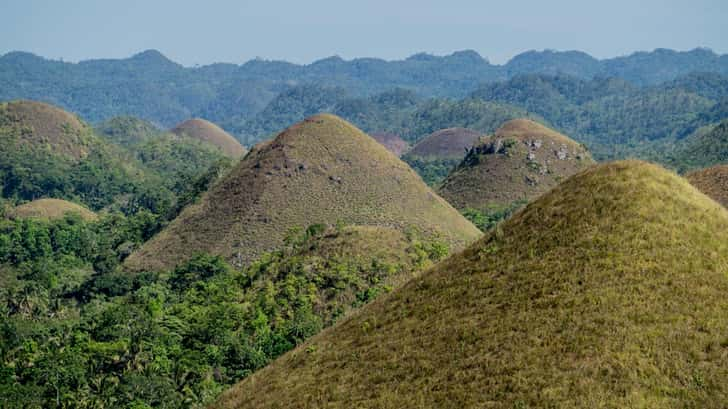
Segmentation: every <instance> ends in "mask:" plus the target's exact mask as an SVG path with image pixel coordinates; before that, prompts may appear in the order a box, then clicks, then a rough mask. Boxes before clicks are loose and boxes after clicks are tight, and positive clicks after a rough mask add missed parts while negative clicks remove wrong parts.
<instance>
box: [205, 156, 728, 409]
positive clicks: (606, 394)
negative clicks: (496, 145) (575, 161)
mask: <svg viewBox="0 0 728 409" xmlns="http://www.w3.org/2000/svg"><path fill="white" fill-rule="evenodd" d="M727 268H728V211H726V210H725V209H724V208H722V207H721V206H719V205H718V204H717V203H715V202H714V201H712V200H710V199H709V198H707V197H706V196H705V195H703V194H702V193H700V192H698V191H697V190H696V189H695V188H693V187H692V186H690V184H689V183H688V182H687V181H686V180H684V179H683V178H680V177H678V176H677V175H675V174H673V173H670V172H668V171H665V170H664V169H662V168H659V167H658V166H655V165H651V164H646V163H643V162H634V161H628V162H615V163H610V164H605V165H600V166H596V167H593V168H590V169H588V170H586V171H583V172H580V173H579V174H577V175H575V176H573V177H571V178H569V179H568V180H567V181H565V182H564V183H562V184H561V185H559V186H558V187H557V188H555V189H553V190H552V191H551V192H549V193H548V194H546V195H544V196H542V197H540V198H539V199H538V200H536V201H535V202H533V203H531V204H530V205H528V206H527V207H526V208H525V209H524V210H523V211H521V212H519V213H517V214H516V215H515V216H514V217H512V218H511V219H510V220H509V221H507V222H506V223H504V224H503V225H502V227H501V228H500V229H498V230H497V231H493V232H491V233H490V234H488V235H487V236H486V237H484V238H483V239H481V240H479V241H478V242H477V243H475V244H474V245H472V246H470V247H469V248H468V249H467V250H465V251H464V252H463V253H461V254H457V255H455V256H452V257H450V258H449V259H447V260H446V261H444V262H442V263H440V264H439V265H437V266H436V267H435V268H434V269H432V270H430V271H428V272H427V273H425V274H424V275H422V276H420V277H419V278H415V279H414V280H412V281H411V282H409V283H408V284H406V285H405V286H404V287H402V288H401V289H399V290H397V291H395V292H393V293H392V294H391V295H389V296H386V297H383V298H381V299H379V300H377V301H376V302H374V303H373V304H370V305H369V306H367V307H364V309H362V310H361V311H360V312H359V313H357V314H353V315H351V316H350V317H349V318H347V319H345V320H343V321H341V322H340V323H338V324H337V325H336V326H334V327H332V328H331V329H329V330H326V331H324V332H322V333H321V334H319V335H318V336H316V337H314V338H312V340H311V341H310V342H308V343H306V344H304V345H302V346H301V347H299V348H297V349H295V350H294V351H292V352H290V353H288V354H286V355H284V356H283V357H281V358H280V359H278V360H277V361H276V362H274V363H273V364H271V365H269V366H267V367H266V368H264V369H262V370H260V371H258V372H257V373H255V374H254V375H252V376H251V377H249V378H247V379H245V380H243V381H242V382H241V383H240V384H238V385H237V386H236V387H234V388H233V389H231V390H229V391H228V392H226V393H224V394H223V396H222V397H221V398H220V399H219V400H218V402H217V403H216V404H214V405H212V407H215V408H243V407H244V408H266V407H276V408H281V407H320V406H326V407H329V408H339V407H342V408H343V407H346V408H349V407H381V408H400V407H433V408H435V407H436V408H471V407H472V408H475V407H484V406H486V407H508V408H512V407H562V408H569V407H574V408H576V407H661V408H671V407H674V408H682V407H702V408H719V407H722V406H723V404H724V402H726V401H727V399H728V385H727V384H726V383H725V382H723V381H722V380H723V379H726V377H727V376H728V365H726V353H725V345H726V332H725V329H726V327H728V316H727V315H726V314H725V311H728V299H727V298H726V297H725V294H726V291H728V276H727V275H726V269H727Z"/></svg>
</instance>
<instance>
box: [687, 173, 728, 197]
mask: <svg viewBox="0 0 728 409" xmlns="http://www.w3.org/2000/svg"><path fill="white" fill-rule="evenodd" d="M686 177H687V179H688V181H689V182H690V183H691V184H692V185H693V186H695V187H696V188H698V190H700V191H701V192H703V193H705V194H706V195H708V196H710V197H711V198H713V199H714V200H715V201H716V202H718V203H720V204H722V205H723V206H725V207H728V165H716V166H713V167H710V168H707V169H702V170H696V171H694V172H690V173H688V174H687V175H686Z"/></svg>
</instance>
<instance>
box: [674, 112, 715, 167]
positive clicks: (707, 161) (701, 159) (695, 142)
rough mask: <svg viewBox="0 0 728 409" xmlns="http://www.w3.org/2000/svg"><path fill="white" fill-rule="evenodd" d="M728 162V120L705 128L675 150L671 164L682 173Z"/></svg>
mask: <svg viewBox="0 0 728 409" xmlns="http://www.w3.org/2000/svg"><path fill="white" fill-rule="evenodd" d="M726 162H728V119H726V120H724V121H722V122H721V123H719V124H718V125H715V126H712V127H705V128H702V129H700V130H698V131H697V132H695V133H694V134H692V135H691V136H690V137H688V138H686V139H685V140H684V142H683V143H682V144H681V146H679V147H677V148H676V149H675V150H674V153H673V154H672V155H671V157H670V159H669V163H670V164H671V165H673V166H674V167H676V168H678V169H679V170H681V171H684V170H688V169H699V168H705V167H709V166H713V165H718V164H721V163H726Z"/></svg>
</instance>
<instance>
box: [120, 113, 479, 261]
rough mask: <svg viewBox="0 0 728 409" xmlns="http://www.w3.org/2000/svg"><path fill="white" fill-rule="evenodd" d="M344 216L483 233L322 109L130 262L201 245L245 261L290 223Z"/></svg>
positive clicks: (449, 235) (447, 232) (460, 234)
mask: <svg viewBox="0 0 728 409" xmlns="http://www.w3.org/2000/svg"><path fill="white" fill-rule="evenodd" d="M337 222H343V223H346V224H350V225H364V226H367V225H368V226H387V227H393V228H397V229H399V230H405V229H410V228H416V229H418V230H420V231H422V233H424V234H427V235H440V236H442V238H443V239H444V240H446V241H447V242H448V243H449V244H450V245H451V247H453V248H460V247H462V246H463V245H465V244H466V243H468V242H470V241H472V240H474V239H475V238H477V237H478V235H479V234H480V232H479V230H478V229H477V228H475V226H473V225H472V224H471V223H470V222H468V221H467V220H466V219H465V218H463V217H462V216H461V215H460V214H459V213H458V212H457V211H456V210H455V209H453V208H452V207H451V206H450V205H449V204H447V202H445V201H444V200H443V199H442V198H440V197H439V196H437V195H436V194H435V193H434V192H432V191H431V190H430V189H429V188H428V187H427V186H426V185H425V184H424V183H423V182H422V181H421V180H420V179H419V177H418V176H417V175H416V174H415V172H414V171H413V170H412V169H411V168H409V167H408V166H407V165H406V164H405V163H403V162H402V161H400V160H399V159H397V158H396V157H395V156H394V155H393V154H392V153H391V152H389V151H388V150H387V149H386V148H385V147H383V146H382V145H380V144H379V143H377V142H376V141H375V140H374V139H372V138H371V137H369V136H368V135H366V134H364V133H363V132H362V131H360V130H359V129H357V128H356V127H354V126H353V125H351V124H349V123H348V122H346V121H344V120H342V119H340V118H338V117H336V116H334V115H328V114H322V115H316V116H313V117H311V118H308V119H306V120H304V121H302V122H299V123H297V124H295V125H293V126H291V127H290V128H288V129H286V130H285V131H283V132H282V133H280V134H279V135H278V136H277V137H276V138H275V139H274V140H272V141H270V142H268V143H265V144H259V145H258V146H257V147H256V148H254V149H253V150H252V151H251V152H250V153H249V154H248V155H246V157H245V158H244V159H243V160H242V161H241V162H240V163H239V164H238V165H237V166H236V167H235V168H234V169H233V170H232V171H231V172H230V173H229V174H228V175H227V176H225V178H224V179H223V180H221V181H220V182H219V183H217V184H216V185H215V186H214V187H213V188H212V189H211V190H210V191H209V192H208V193H207V194H206V195H205V196H204V197H203V198H202V200H201V201H200V202H199V203H198V204H195V205H193V206H190V207H188V208H187V209H185V210H184V211H183V212H182V214H181V215H180V216H179V217H178V218H177V219H176V220H175V221H174V222H173V223H171V224H170V225H169V227H168V228H167V229H165V230H164V231H162V232H161V233H160V234H158V235H157V236H156V237H154V238H153V239H152V240H151V241H150V242H148V243H147V244H146V245H145V246H143V247H142V248H141V249H140V250H139V251H138V252H137V253H135V254H132V255H131V256H130V257H129V258H128V259H127V260H126V265H127V266H128V267H129V268H131V269H144V268H169V267H172V266H174V265H175V264H176V263H179V262H181V261H183V260H184V259H185V258H189V257H190V256H191V255H193V254H195V253H198V252H208V253H212V254H216V255H222V256H224V257H225V258H226V259H228V260H229V261H231V262H233V263H235V264H238V265H241V264H247V263H248V262H250V261H252V260H253V259H255V258H256V257H257V256H259V255H260V254H261V253H263V252H266V251H269V250H271V249H275V248H277V247H279V246H280V245H282V243H283V240H284V238H285V236H286V234H287V232H288V231H289V230H290V229H292V228H295V227H305V226H308V225H311V224H314V223H328V224H334V223H337Z"/></svg>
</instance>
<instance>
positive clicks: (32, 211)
mask: <svg viewBox="0 0 728 409" xmlns="http://www.w3.org/2000/svg"><path fill="white" fill-rule="evenodd" d="M68 213H75V214H78V215H79V216H81V218H82V219H83V220H86V221H94V220H96V219H98V216H97V215H96V213H94V212H92V211H91V210H89V209H87V208H85V207H83V206H81V205H78V204H76V203H72V202H69V201H67V200H61V199H38V200H33V201H32V202H28V203H23V204H22V205H20V206H17V207H16V208H14V209H11V210H10V211H9V216H10V217H11V218H14V219H28V218H30V219H43V220H57V219H61V218H63V216H65V215H66V214H68Z"/></svg>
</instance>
